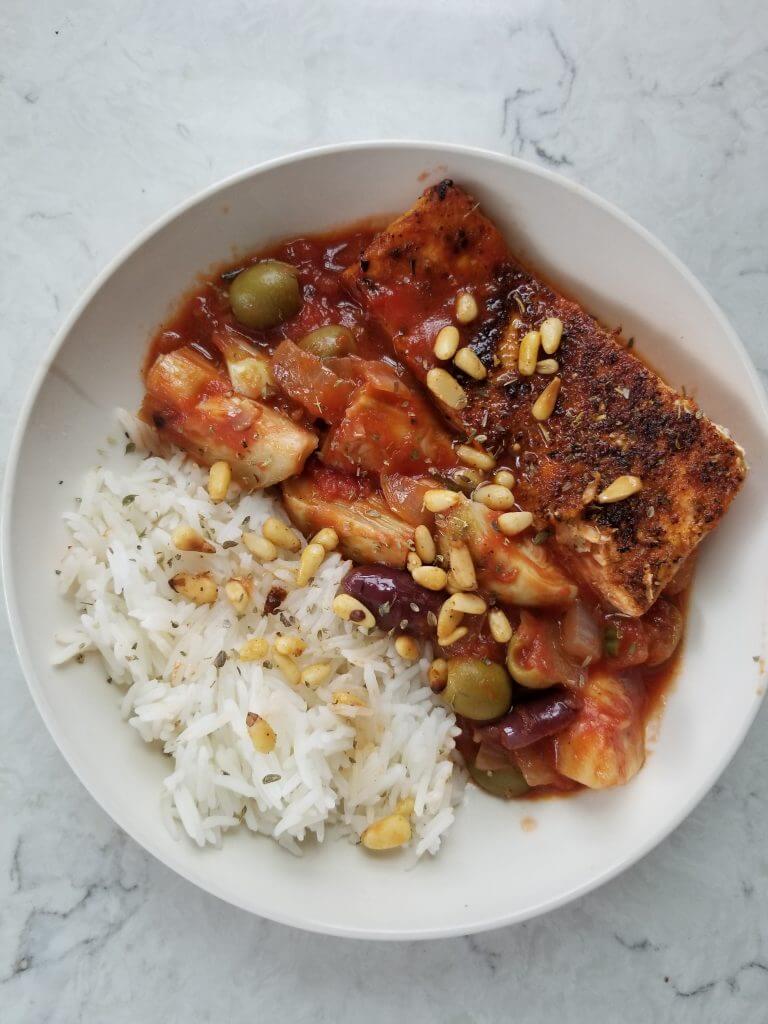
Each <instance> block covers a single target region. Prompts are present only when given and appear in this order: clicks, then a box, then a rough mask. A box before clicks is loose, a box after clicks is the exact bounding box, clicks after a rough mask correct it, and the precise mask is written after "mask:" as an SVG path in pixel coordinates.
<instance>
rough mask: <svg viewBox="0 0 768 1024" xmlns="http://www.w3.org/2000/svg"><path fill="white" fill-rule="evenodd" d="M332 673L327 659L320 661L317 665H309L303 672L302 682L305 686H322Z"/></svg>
mask: <svg viewBox="0 0 768 1024" xmlns="http://www.w3.org/2000/svg"><path fill="white" fill-rule="evenodd" d="M330 674H331V666H330V665H329V664H328V662H326V661H318V662H317V663H316V664H315V665H307V667H306V668H305V669H303V670H302V673H301V682H302V683H304V685H305V686H313V687H314V686H322V685H323V683H324V682H326V681H327V680H328V677H329V676H330Z"/></svg>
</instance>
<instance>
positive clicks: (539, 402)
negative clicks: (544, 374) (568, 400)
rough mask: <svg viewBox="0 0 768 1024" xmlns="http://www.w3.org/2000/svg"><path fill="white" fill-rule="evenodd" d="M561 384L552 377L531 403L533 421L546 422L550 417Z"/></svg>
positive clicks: (558, 379) (556, 378)
mask: <svg viewBox="0 0 768 1024" xmlns="http://www.w3.org/2000/svg"><path fill="white" fill-rule="evenodd" d="M561 383H562V382H561V380H560V378H559V377H553V378H552V380H551V381H550V382H549V384H547V386H546V387H545V388H544V390H543V391H542V392H541V394H540V395H539V397H538V398H537V399H536V401H535V402H534V403H533V408H532V410H531V411H532V412H533V418H534V419H535V420H538V421H539V422H540V423H541V422H543V421H544V420H548V419H549V417H550V416H551V415H552V413H553V412H554V409H555V406H556V405H557V396H558V395H559V394H560V384H561Z"/></svg>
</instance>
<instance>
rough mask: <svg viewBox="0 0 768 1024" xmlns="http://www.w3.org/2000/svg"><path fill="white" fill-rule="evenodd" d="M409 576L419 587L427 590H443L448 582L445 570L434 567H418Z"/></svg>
mask: <svg viewBox="0 0 768 1024" xmlns="http://www.w3.org/2000/svg"><path fill="white" fill-rule="evenodd" d="M411 576H413V578H414V580H415V581H416V582H417V583H418V584H419V586H420V587H426V588H427V590H445V585H446V583H447V582H448V575H447V573H446V572H445V570H444V569H440V568H439V567H438V566H436V565H420V566H418V567H417V568H416V569H414V570H413V571H412V572H411Z"/></svg>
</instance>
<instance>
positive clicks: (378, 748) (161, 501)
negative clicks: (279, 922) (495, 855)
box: [55, 412, 464, 857]
mask: <svg viewBox="0 0 768 1024" xmlns="http://www.w3.org/2000/svg"><path fill="white" fill-rule="evenodd" d="M119 419H120V423H121V426H122V428H123V429H124V430H125V436H126V438H128V439H129V442H130V443H129V444H128V445H127V446H126V447H127V448H128V449H129V450H128V451H126V453H125V455H121V456H120V457H117V456H115V458H113V459H111V460H110V462H111V467H110V468H104V467H99V468H96V469H93V470H92V471H91V472H89V473H88V475H87V477H86V479H85V481H84V483H83V488H82V496H81V498H80V500H79V502H78V505H77V508H76V510H75V511H73V512H71V513H70V514H69V515H67V517H66V521H67V525H68V528H69V531H70V533H71V546H70V547H69V548H68V550H67V552H66V554H65V556H64V558H63V560H62V562H61V565H60V567H59V573H60V575H59V580H60V584H61V588H62V592H63V593H65V594H67V595H68V596H70V597H71V599H72V600H73V601H74V602H75V604H76V605H77V607H78V609H79V611H80V618H79V625H78V626H77V627H75V628H73V629H71V630H67V631H65V632H61V633H59V634H57V636H56V641H57V644H58V651H57V655H56V659H55V660H56V661H57V662H58V663H63V662H65V661H68V660H69V659H71V658H75V657H82V656H83V655H85V654H87V653H88V652H98V654H99V655H100V656H101V658H102V659H103V661H104V663H105V667H106V673H107V675H108V676H109V678H110V680H111V681H112V682H113V683H115V684H117V685H119V686H121V687H125V694H124V696H123V699H122V711H123V715H124V717H125V718H126V719H127V721H128V723H129V724H130V725H131V726H132V727H133V728H134V729H136V730H137V732H138V733H139V734H140V735H141V737H142V738H143V739H144V740H145V741H146V742H147V743H153V742H156V741H160V742H161V743H162V745H163V750H164V751H165V752H166V754H169V755H170V756H171V757H172V759H173V771H172V772H171V773H170V775H168V776H167V778H166V779H165V780H164V784H163V792H162V794H161V811H162V813H163V815H164V818H165V820H166V822H167V823H168V826H169V828H171V830H172V831H173V832H174V833H177V832H178V824H181V826H182V828H183V829H184V831H185V832H186V833H187V834H188V835H189V836H190V837H191V839H193V840H194V841H195V842H196V843H197V844H199V845H200V846H203V845H205V844H206V843H219V842H220V840H221V836H222V833H223V832H225V831H227V830H228V829H231V828H235V827H237V826H240V825H245V826H247V827H248V828H249V829H251V830H252V831H254V832H260V833H263V834H265V835H269V836H272V838H273V839H275V840H277V842H279V843H280V844H281V845H283V846H285V847H287V848H288V849H290V850H291V851H292V852H294V853H298V852H300V844H301V843H302V842H303V841H304V840H305V839H306V838H307V837H308V836H314V837H316V839H317V840H319V841H322V840H323V839H324V838H325V836H326V832H327V829H328V828H329V827H331V826H332V827H333V830H334V832H339V831H340V832H342V833H344V834H346V835H348V836H349V837H350V838H351V839H352V840H353V841H357V840H358V839H359V836H360V834H361V833H362V832H363V830H364V829H365V828H366V827H367V826H368V825H369V824H370V823H371V822H372V821H374V820H375V819H377V818H380V817H382V816H383V815H386V814H387V813H390V812H391V811H392V810H393V809H394V807H395V805H396V804H397V802H398V801H399V800H401V799H403V798H405V797H413V799H414V801H415V808H414V813H413V818H412V823H413V840H412V844H411V848H412V850H413V852H414V854H415V856H417V857H418V856H421V854H423V853H425V852H429V853H432V854H434V853H436V852H437V850H438V848H439V846H440V842H441V839H442V836H443V834H444V833H445V831H446V830H447V829H448V827H449V826H450V825H451V823H452V822H453V818H454V807H455V805H456V804H457V803H458V801H459V800H460V798H461V792H462V789H463V785H464V778H463V772H462V771H461V769H460V768H458V766H457V764H456V763H455V761H454V756H455V755H454V754H453V751H454V737H455V735H456V734H457V732H458V730H457V727H456V721H455V718H454V716H453V715H452V714H450V713H449V711H448V710H447V709H446V708H445V707H443V706H441V705H440V704H439V703H438V702H436V701H435V699H434V697H433V696H432V693H431V692H430V690H429V687H428V686H426V685H425V680H426V669H427V666H428V663H429V655H430V651H429V650H428V649H427V650H424V651H423V654H422V658H421V660H420V661H419V662H417V663H411V662H406V661H404V660H403V659H402V658H400V657H399V656H398V655H397V653H396V652H395V648H394V643H393V641H392V639H391V638H389V637H386V636H384V635H382V634H381V633H378V632H374V633H373V634H371V635H370V636H366V635H365V634H363V633H362V632H361V631H359V630H358V629H356V628H355V627H354V626H352V625H351V624H349V623H345V622H343V621H342V620H341V619H339V618H337V617H336V616H335V615H334V614H333V612H332V611H331V602H332V601H333V598H334V596H335V594H336V592H337V590H338V587H339V583H340V581H341V579H342V577H343V576H344V575H345V573H346V572H347V571H348V569H349V567H350V563H349V562H347V561H343V560H342V559H341V557H340V556H339V555H338V554H337V553H334V554H331V555H330V556H329V557H327V558H326V560H325V562H324V563H323V565H322V567H321V569H320V571H319V572H318V573H317V575H316V577H315V579H314V580H313V582H312V583H311V584H310V585H309V586H308V587H303V588H297V587H296V586H295V582H294V577H295V570H296V563H297V560H298V556H297V555H290V554H286V553H281V557H279V558H278V559H277V560H276V561H274V562H270V563H268V564H266V565H262V564H260V563H258V562H256V561H255V560H254V558H253V557H252V556H251V554H250V553H249V552H248V550H247V549H246V548H245V546H244V545H243V544H242V543H241V536H242V533H243V532H244V531H247V530H256V531H259V530H260V527H261V525H262V523H263V522H264V520H265V519H266V518H267V516H270V515H277V516H279V517H281V518H285V517H284V513H283V512H282V509H281V508H280V505H279V502H277V501H275V500H273V499H272V498H270V497H269V496H267V495H266V494H262V493H259V494H245V493H242V494H240V493H236V494H235V495H234V497H232V498H231V500H230V501H225V502H219V503H214V502H212V501H211V500H210V498H209V496H208V493H207V490H206V482H207V473H206V472H205V471H204V470H202V469H200V467H199V466H197V465H195V464H194V463H193V462H191V461H190V460H188V459H186V458H185V456H184V455H183V454H182V453H180V452H178V451H176V450H173V451H163V452H162V455H160V454H152V452H153V451H156V452H160V451H161V447H160V445H159V443H158V441H157V437H156V435H155V433H154V431H152V430H151V429H150V428H148V427H147V426H146V425H145V424H143V423H141V422H140V421H138V420H136V419H135V418H134V417H132V416H130V415H129V414H127V413H125V412H120V413H119ZM132 448H135V450H133V451H131V450H130V449H132ZM236 491H237V488H236V487H234V486H233V487H232V488H231V490H230V494H232V492H236ZM181 523H186V524H189V525H191V526H193V527H195V528H199V529H200V531H201V532H202V533H203V535H204V536H205V537H206V538H207V539H209V540H210V541H212V542H213V543H214V544H215V545H216V553H215V554H197V553H191V552H190V553H181V552H177V551H176V550H175V549H174V548H173V547H172V545H171V541H170V536H171V533H172V531H173V530H174V528H175V527H176V526H178V525H179V524H181ZM225 544H226V545H228V546H227V547H224V546H223V545H225ZM181 571H190V572H201V571H211V572H212V573H213V576H214V578H215V579H216V580H217V581H218V582H219V583H223V582H226V580H228V579H229V578H230V577H232V576H249V577H251V579H252V581H253V586H254V593H253V601H252V610H251V611H249V612H248V613H247V614H246V615H245V616H244V617H243V618H241V619H238V618H237V617H236V616H235V615H234V614H233V611H232V609H231V607H230V605H229V603H228V601H227V600H226V598H225V597H224V595H223V592H222V591H220V596H219V599H218V600H217V601H216V603H215V604H213V605H203V606H199V607H198V606H196V605H194V604H192V603H190V602H189V601H187V600H185V599H184V598H182V597H180V596H179V595H177V594H175V593H174V592H173V590H172V589H171V588H170V587H169V585H168V580H169V578H170V577H171V576H173V575H175V573H177V572H181ZM274 585H277V586H280V587H283V588H284V589H285V590H287V592H288V596H287V597H286V599H285V600H284V601H283V603H282V605H281V611H280V612H278V613H277V614H276V615H271V616H266V617H265V616H264V615H263V614H262V612H263V608H264V601H265V598H266V596H267V594H268V592H269V590H270V589H271V588H272V586H274ZM279 633H282V634H292V635H295V634H297V633H298V634H300V635H301V637H302V639H304V640H305V641H306V643H307V650H306V652H305V653H304V654H303V655H302V656H301V658H300V659H299V666H300V667H303V666H306V665H310V664H313V663H315V662H321V661H322V662H331V663H332V665H333V669H334V671H333V674H332V676H331V678H330V679H329V681H328V682H327V683H326V684H325V685H323V686H321V687H319V688H318V689H316V690H312V689H310V688H309V687H306V686H299V687H292V686H290V685H289V684H288V683H287V682H286V681H285V679H284V678H283V676H282V675H281V674H280V672H279V671H278V670H277V669H276V668H274V667H272V666H271V665H270V663H269V661H266V662H245V661H240V660H239V659H238V656H237V651H238V649H239V648H240V647H241V646H242V644H243V643H244V641H245V640H246V639H247V638H251V637H259V636H264V637H266V638H267V639H271V638H273V637H275V636H277V635H278V634H279ZM222 651H223V652H224V654H225V655H226V656H227V659H226V661H225V662H224V664H223V665H221V667H219V668H217V667H216V664H215V662H216V661H217V660H218V662H221V660H222V656H221V654H220V652H222ZM336 690H347V691H350V692H352V693H354V694H357V695H358V696H360V697H362V698H363V700H364V701H365V704H366V706H365V707H363V708H354V707H349V706H347V707H343V706H334V707H331V706H330V699H331V694H332V693H333V692H334V691H336ZM248 712H254V713H256V714H258V715H260V716H261V717H263V718H264V719H266V721H267V722H268V723H269V724H270V726H271V727H272V728H273V729H274V731H275V732H276V734H277V745H276V747H275V750H274V751H273V752H272V753H270V754H260V753H257V752H256V751H255V749H254V747H253V745H252V743H251V740H250V737H249V735H248V731H247V727H246V721H245V719H246V715H247V714H248Z"/></svg>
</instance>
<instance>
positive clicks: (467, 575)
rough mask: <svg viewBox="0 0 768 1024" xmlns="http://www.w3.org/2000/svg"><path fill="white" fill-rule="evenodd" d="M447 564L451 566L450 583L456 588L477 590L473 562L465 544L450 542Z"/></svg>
mask: <svg viewBox="0 0 768 1024" xmlns="http://www.w3.org/2000/svg"><path fill="white" fill-rule="evenodd" d="M448 564H449V565H450V567H451V575H450V580H451V583H453V585H454V586H455V587H456V588H457V589H458V590H477V576H476V574H475V564H474V562H473V561H472V555H471V554H470V553H469V548H468V547H467V545H466V544H461V543H457V544H451V547H450V550H449V552H448Z"/></svg>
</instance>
